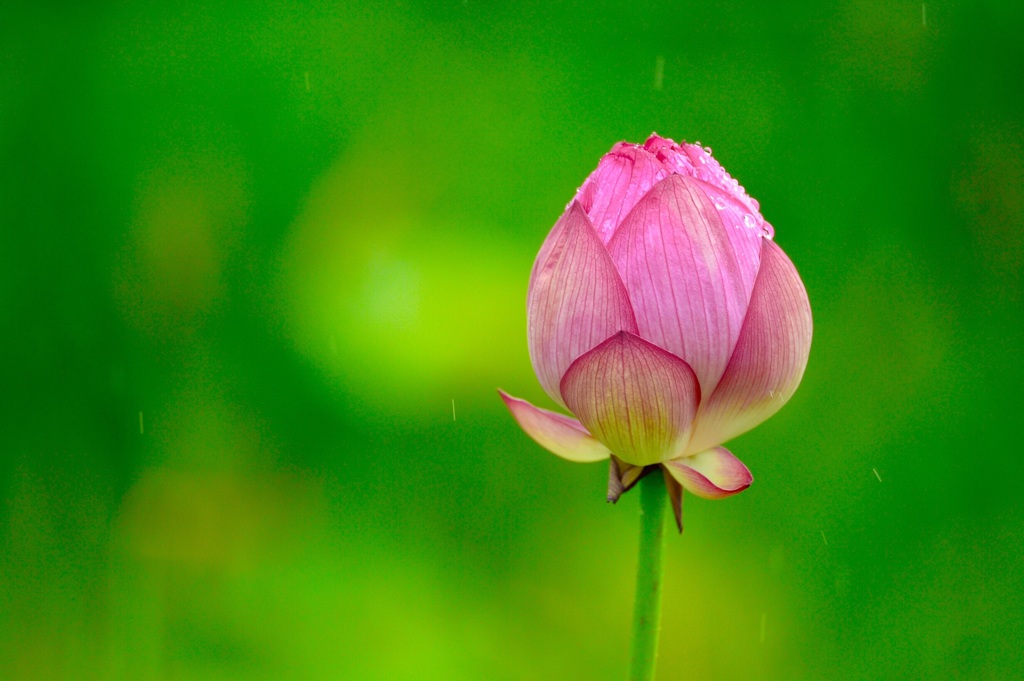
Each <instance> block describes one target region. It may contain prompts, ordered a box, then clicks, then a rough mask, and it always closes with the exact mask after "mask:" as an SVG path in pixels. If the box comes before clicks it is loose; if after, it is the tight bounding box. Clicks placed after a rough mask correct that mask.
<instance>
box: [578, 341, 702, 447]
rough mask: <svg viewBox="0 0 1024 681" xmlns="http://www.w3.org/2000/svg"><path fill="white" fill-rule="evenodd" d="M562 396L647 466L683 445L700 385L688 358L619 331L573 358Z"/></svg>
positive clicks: (610, 442) (606, 439) (608, 440)
mask: <svg viewBox="0 0 1024 681" xmlns="http://www.w3.org/2000/svg"><path fill="white" fill-rule="evenodd" d="M562 396H563V397H564V398H565V403H566V404H567V405H569V408H570V409H571V410H572V412H573V413H574V414H576V416H577V417H579V419H580V422H581V423H582V424H583V425H584V426H585V427H586V428H587V430H588V431H590V432H591V433H593V435H594V437H596V438H597V439H598V440H600V441H601V442H603V443H604V444H605V445H606V446H607V447H608V448H609V449H610V450H611V451H613V452H614V453H615V455H616V456H618V457H619V458H620V459H622V460H623V461H625V462H626V463H630V464H633V465H634V466H644V465H648V464H655V463H659V462H661V461H665V460H667V459H671V458H672V457H674V456H678V455H679V454H680V453H682V452H683V451H684V449H685V447H686V444H687V443H688V442H689V438H690V424H691V423H692V422H693V416H694V414H695V413H696V410H697V404H698V403H699V402H700V387H699V386H698V385H697V378H696V376H695V375H694V373H693V370H692V369H691V368H690V367H689V365H688V364H687V363H686V362H684V361H683V360H681V359H679V358H678V357H676V356H675V355H673V354H671V353H669V352H666V351H665V350H662V349H661V348H659V347H657V346H655V345H652V344H651V343H648V342H647V341H645V340H644V339H642V338H640V337H638V336H635V335H633V334H632V333H627V332H625V331H620V332H619V333H617V334H615V335H614V336H612V337H611V338H609V339H608V340H606V341H605V342H604V343H601V344H600V345H599V346H597V347H596V348H594V349H593V350H591V351H590V352H588V353H586V354H585V355H583V356H582V357H580V358H579V359H578V360H576V361H575V362H573V363H572V366H570V367H569V370H568V371H566V373H565V377H564V378H563V379H562Z"/></svg>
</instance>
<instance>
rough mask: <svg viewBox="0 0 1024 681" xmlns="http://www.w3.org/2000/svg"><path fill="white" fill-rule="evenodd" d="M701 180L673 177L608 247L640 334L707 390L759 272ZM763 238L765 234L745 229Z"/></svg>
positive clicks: (735, 333) (659, 186) (718, 375)
mask: <svg viewBox="0 0 1024 681" xmlns="http://www.w3.org/2000/svg"><path fill="white" fill-rule="evenodd" d="M706 186H707V185H705V184H704V183H702V182H700V181H699V180H695V179H693V178H692V177H689V176H685V175H670V176H669V177H667V178H665V179H664V180H662V181H661V182H660V183H658V184H657V185H656V186H655V187H654V189H652V190H651V191H650V192H649V193H648V194H647V196H645V197H644V198H643V199H642V200H641V201H640V202H639V203H638V204H637V205H636V207H635V208H634V209H633V211H632V212H631V213H630V214H629V216H627V217H626V219H625V221H624V222H623V224H622V226H621V227H620V228H619V230H618V231H617V232H616V233H615V236H614V237H613V238H612V240H611V242H610V243H609V244H608V252H609V253H610V254H611V257H612V260H613V261H614V262H615V266H616V268H617V269H618V271H619V273H620V274H621V275H622V281H623V282H624V283H625V285H626V289H627V290H628V291H629V298H630V301H631V302H632V304H633V310H634V312H635V314H636V322H637V326H638V327H639V329H640V331H639V334H640V335H641V336H642V337H644V338H646V339H648V340H650V341H651V342H652V343H655V344H656V345H658V346H660V347H662V348H664V349H666V350H668V351H669V352H671V353H673V354H675V355H678V356H679V357H681V358H683V359H684V360H686V362H688V363H689V364H690V366H691V367H693V370H694V371H695V372H696V374H697V378H698V379H699V380H700V386H701V390H703V391H704V392H706V393H710V392H711V391H712V390H713V389H714V387H715V385H717V384H718V380H719V378H721V376H722V373H723V372H724V371H725V366H726V364H727V363H728V361H729V357H730V355H731V354H732V349H733V347H734V346H735V345H736V340H737V339H738V338H739V335H740V329H741V328H742V325H743V317H744V314H745V312H746V309H747V304H748V302H749V300H750V292H751V290H752V287H751V286H750V285H749V284H748V283H747V282H749V281H751V280H752V278H753V273H756V271H757V265H758V263H757V259H756V258H753V257H751V253H752V249H746V250H743V251H737V249H735V248H734V247H733V244H732V241H733V239H734V238H736V237H735V235H734V234H732V232H736V231H737V230H736V229H735V228H734V227H733V226H729V227H727V226H726V224H725V223H724V222H723V219H722V216H721V215H720V214H719V212H718V210H717V209H716V208H715V205H714V203H713V200H712V198H711V197H710V196H709V195H708V193H707V192H706V191H705V189H704V188H705V187H706ZM743 235H744V236H741V237H739V239H738V240H740V241H743V240H744V239H746V238H747V237H749V238H752V239H757V240H758V241H762V240H763V239H761V237H760V235H753V234H749V233H748V232H744V233H743Z"/></svg>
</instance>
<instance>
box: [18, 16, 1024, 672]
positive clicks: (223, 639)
mask: <svg viewBox="0 0 1024 681" xmlns="http://www.w3.org/2000/svg"><path fill="white" fill-rule="evenodd" d="M1020 7H1021V5H1020V4H1019V3H1015V2H1009V1H1007V2H984V1H982V2H964V1H948V2H947V1H938V2H931V1H929V2H927V3H924V4H922V3H920V2H889V1H884V0H853V1H850V2H843V3H836V4H832V3H816V2H803V3H779V4H776V3H762V2H753V1H751V2H746V3H743V2H736V3H728V4H715V3H696V2H656V1H649V2H648V1H644V0H640V1H633V2H628V3H626V2H624V3H617V4H607V5H606V4H602V3H596V4H595V3H588V4H586V5H582V4H581V5H573V4H561V3H548V2H531V3H512V2H487V3H483V2H480V1H479V0H465V1H461V0H454V1H452V2H445V3H440V2H422V1H417V0H407V1H405V2H402V1H397V0H396V1H384V2H380V3H370V2H366V3H359V2H357V3H346V2H317V3H309V4H306V5H303V6H298V5H296V4H293V3H287V2H254V3H212V2H211V3H175V2H170V3H132V2H109V3H103V2H91V3H78V4H75V3H66V4H60V3H47V2H31V3H29V2H17V1H14V2H12V1H11V0H7V1H6V2H4V3H2V4H0V320H2V333H0V502H2V503H0V678H2V679H11V680H21V679H46V680H49V679H203V680H205V679H303V680H304V679H357V680H362V679H367V680H376V679H381V680H385V679H387V680H392V679H411V680H420V679H423V680H427V679H488V680H491V679H493V680H498V681H501V680H504V679H509V680H513V679H515V680H519V679H538V680H541V679H621V678H624V675H625V671H626V663H627V657H628V651H627V647H628V636H629V613H630V608H631V601H632V581H633V578H634V566H635V555H634V552H635V548H636V531H637V520H636V516H637V503H636V502H637V500H636V498H634V497H635V495H627V497H625V498H624V499H623V500H622V501H621V502H620V503H619V504H618V505H617V506H610V505H607V504H606V503H605V502H604V486H605V481H606V476H607V469H606V467H605V466H603V465H591V466H583V465H572V464H569V463H566V462H564V461H561V460H559V459H557V458H555V457H554V456H551V455H549V454H547V453H545V452H544V451H542V450H541V449H540V448H539V447H537V446H536V445H534V444H533V443H532V441H530V440H529V439H528V438H527V437H526V436H525V435H524V434H523V433H522V432H521V431H520V430H519V429H518V428H517V427H516V425H515V424H514V423H513V421H512V419H511V418H510V417H509V415H508V413H507V412H506V411H505V409H504V407H503V405H502V404H501V402H500V401H499V399H498V397H497V395H496V393H495V388H496V387H498V386H501V387H503V388H505V389H507V390H509V391H510V392H512V393H513V394H516V395H520V396H522V397H525V398H528V399H531V400H535V401H536V402H537V403H538V404H544V405H549V404H550V402H549V400H548V399H547V398H546V397H545V396H543V393H542V392H541V390H540V388H539V386H538V384H537V382H536V380H535V378H534V377H533V373H532V370H531V367H530V363H529V358H528V355H527V349H526V340H525V314H524V300H525V291H526V283H527V277H528V273H529V270H530V266H531V264H532V261H533V257H534V255H535V253H536V250H537V248H538V246H539V245H540V243H541V241H542V239H543V238H544V236H545V235H546V233H547V231H548V229H549V228H550V227H551V225H552V224H553V223H554V221H555V219H556V218H557V217H558V215H559V213H560V212H561V210H562V208H563V207H564V205H565V203H566V202H567V201H568V200H569V199H570V198H571V196H572V194H573V192H574V190H575V188H576V187H577V186H578V185H579V184H580V183H581V182H582V180H583V178H584V177H585V176H586V175H587V173H589V172H590V170H592V169H593V168H594V167H595V166H596V164H597V160H598V158H599V157H600V155H601V154H602V153H604V152H605V151H607V150H608V148H610V147H611V145H612V144H613V143H614V142H616V141H618V140H620V139H627V140H633V141H642V140H643V139H644V138H645V137H646V136H647V135H648V134H649V133H650V132H651V131H652V130H656V131H658V132H659V133H661V134H663V135H666V136H670V137H673V138H675V139H677V140H680V139H685V140H689V141H695V140H699V141H700V142H702V143H703V144H705V145H709V146H711V147H713V148H714V150H715V155H716V157H717V158H718V159H719V160H720V161H721V162H722V163H723V165H724V166H725V167H726V168H727V169H728V170H729V171H730V172H731V173H732V174H733V175H734V176H735V177H737V178H738V179H739V180H740V182H741V183H742V184H744V185H745V186H746V187H747V189H748V191H749V192H750V193H751V195H753V196H754V197H755V198H757V199H758V200H759V201H760V202H761V204H762V207H763V212H764V215H765V216H766V218H767V219H768V220H769V221H770V222H771V223H773V224H774V225H775V227H776V230H777V236H776V240H777V241H778V243H779V244H780V245H781V246H782V247H783V248H784V249H785V250H786V251H787V253H788V254H789V255H790V256H791V258H792V259H793V261H794V262H795V263H796V264H797V266H798V268H799V269H800V271H801V273H802V275H803V277H804V281H805V283H806V286H807V289H808V291H809V293H810V298H811V303H812V308H813V310H814V315H815V339H814V346H813V348H812V354H811V359H810V364H809V366H808V370H807V374H806V376H805V378H804V382H803V385H802V387H801V389H800V390H799V391H798V392H797V394H796V396H795V397H794V399H793V400H792V401H791V402H790V404H789V405H788V406H787V407H786V408H785V409H784V410H783V411H782V412H780V413H779V414H778V415H777V416H776V417H774V418H773V419H771V420H770V421H769V422H767V423H766V424H764V425H763V426H761V427H760V428H758V429H756V430H754V431H752V432H751V433H749V434H747V435H744V436H743V437H741V438H739V439H737V440H735V441H734V442H733V443H732V444H731V445H730V448H731V449H732V451H734V452H736V453H737V454H738V455H739V456H740V457H741V458H742V459H743V460H744V461H745V462H746V463H747V464H748V465H749V466H750V468H751V470H752V471H753V473H754V476H755V480H756V481H755V484H754V485H753V486H752V487H751V489H750V490H749V491H747V492H746V493H744V494H742V495H740V496H738V497H735V498H732V499H728V500H725V501H720V502H706V501H703V500H700V499H694V498H692V497H690V498H689V500H688V502H687V504H686V522H687V529H686V532H685V534H684V535H683V536H682V537H675V536H673V537H671V538H670V540H669V542H668V548H667V554H666V560H667V565H666V572H667V575H668V582H667V586H666V589H667V592H666V603H665V617H664V629H663V637H662V655H661V663H660V669H659V672H660V676H659V678H661V679H666V680H667V679H783V680H788V679H833V678H834V679H954V678H963V679H1011V678H1022V676H1024V652H1022V651H1024V647H1022V645H1021V641H1022V639H1024V608H1022V606H1021V602H1022V597H1024V587H1022V575H1024V559H1022V546H1024V511H1022V508H1021V503H1020V502H1021V491H1020V483H1021V480H1022V477H1024V476H1022V473H1024V470H1022V468H1024V465H1022V457H1021V455H1020V444H1019V441H1020V434H1019V433H1020V427H1021V425H1020V424H1021V416H1020V411H1021V408H1022V405H1024V399H1022V397H1024V396H1022V384H1024V370H1022V368H1021V361H1020V352H1021V349H1022V347H1024V333H1022V315H1021V309H1022V307H1021V304H1022V295H1021V294H1022V281H1021V272H1022V260H1024V237H1022V228H1024V225H1022V217H1021V216H1022V213H1024V155H1022V153H1024V87H1022V84H1021V83H1022V81H1021V74H1022V73H1024V46H1022V42H1021V39H1020V35H1021V31H1022V29H1024V21H1022V19H1024V13H1022V10H1021V9H1020ZM1014 442H1017V443H1018V444H1017V445H1014V444H1013V443H1014ZM1014 451H1016V452H1017V453H1014Z"/></svg>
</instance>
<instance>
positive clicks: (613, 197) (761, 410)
mask: <svg viewBox="0 0 1024 681" xmlns="http://www.w3.org/2000/svg"><path fill="white" fill-rule="evenodd" d="M759 209H760V207H759V206H758V203H757V201H755V200H754V199H752V198H750V197H749V196H747V194H746V192H745V191H744V190H743V187H741V186H740V185H739V184H738V183H737V182H736V180H734V179H732V177H730V176H729V174H728V173H726V172H725V170H724V169H723V168H722V166H720V165H719V164H718V162H717V161H715V159H714V158H712V156H711V150H710V149H702V148H701V147H700V146H698V145H695V144H682V145H679V144H676V143H675V142H673V141H672V140H670V139H665V138H662V137H659V136H657V135H652V136H651V137H650V138H649V139H648V140H647V141H646V142H645V143H644V144H643V145H635V144H627V143H625V142H620V143H619V144H616V145H615V146H614V147H613V148H612V150H611V151H610V152H609V153H608V154H606V155H605V156H604V157H603V158H602V159H601V162H600V163H599V164H598V167H597V170H595V171H594V172H593V173H591V175H590V177H588V178H587V180H586V181H585V182H584V183H583V186H582V187H580V189H579V191H577V192H576V197H575V198H574V199H573V201H572V202H571V203H570V204H569V206H568V207H567V208H566V210H565V213H563V214H562V217H561V218H559V220H558V222H556V223H555V226H554V228H553V229H552V230H551V233H550V234H548V237H547V239H545V241H544V244H543V245H542V246H541V249H540V253H538V255H537V260H536V262H535V263H534V266H533V272H532V273H531V275H530V287H529V292H528V294H527V328H528V331H527V334H528V339H529V347H530V358H531V360H532V361H533V367H534V370H535V371H536V373H537V378H538V379H539V380H540V383H541V386H542V387H543V388H544V391H545V392H547V394H548V395H550V396H551V399H553V400H554V401H555V402H557V403H558V404H559V405H561V406H562V407H565V408H567V409H568V410H569V411H571V412H572V413H573V414H574V415H575V416H576V418H571V417H569V416H565V415H563V414H559V413H557V412H553V411H549V410H547V409H541V408H540V407H535V406H533V405H532V404H529V403H528V402H525V401H524V400H520V399H518V398H515V397H512V396H510V395H507V394H506V393H504V392H501V396H502V398H503V399H504V400H505V403H506V404H507V405H508V408H509V409H510V410H511V412H512V415H513V416H514V417H515V419H516V421H518V423H519V425H520V426H521V427H522V428H523V430H525V431H526V433H527V434H528V435H529V436H530V437H532V438H533V439H534V440H536V441H537V443H538V444H540V445H541V446H543V447H545V448H547V449H548V450H550V451H551V452H553V453H555V454H557V455H559V456H561V457H563V458H566V459H569V460H570V461H599V460H604V459H610V460H611V474H610V477H609V490H608V493H609V500H612V501H614V500H615V499H617V498H618V496H619V494H621V493H622V492H623V491H625V490H626V489H629V487H630V486H631V485H632V484H633V483H635V482H636V480H637V479H638V478H639V477H640V476H641V475H642V474H643V473H644V472H645V470H646V469H647V467H651V466H657V465H660V466H661V467H662V468H663V469H664V471H665V479H666V482H667V483H668V485H669V492H670V496H671V497H672V499H673V505H674V507H675V509H676V515H677V520H679V513H680V510H679V504H680V499H681V495H682V488H685V489H686V490H688V491H690V492H692V493H694V494H696V495H698V496H701V497H705V498H720V497H725V496H729V495H731V494H735V493H737V492H740V491H742V490H744V489H746V488H747V487H748V486H749V485H750V483H751V481H752V477H751V475H750V471H748V470H747V467H746V466H744V465H743V463H742V462H740V460H739V459H737V458H736V457H735V456H733V455H732V454H731V453H730V452H729V451H728V450H727V449H725V448H724V447H722V446H720V445H721V444H722V443H723V442H726V441H727V440H729V439H731V438H734V437H736V436H737V435H740V434H741V433H744V432H746V431H747V430H749V429H751V428H753V427H754V426H756V425H757V424H759V423H761V422H762V421H764V420H765V419H767V418H768V417H769V416H771V415H772V414H774V413H775V412H776V411H778V410H779V409H780V408H781V407H782V405H783V404H785V403H786V401H787V400H788V399H789V398H790V396H791V395H792V394H793V392H794V391H795V390H796V388H797V385H799V383H800V379H801V377H802V376H803V373H804V368H805V367H806V366H807V356H808V353H809V351H810V346H811V308H810V305H809V303H808V300H807V292H806V290H805V289H804V286H803V283H802V282H801V281H800V276H799V275H798V274H797V271H796V269H795V268H794V267H793V263H792V262H790V260H789V258H788V257H787V256H786V254H785V253H783V252H782V249H781V248H779V247H778V246H777V245H776V244H775V242H774V241H772V237H773V236H774V231H773V229H772V227H771V226H770V225H769V224H768V223H767V222H765V221H764V219H763V218H762V217H761V214H760V210H759ZM577 419H578V420H577ZM680 523H681V520H680ZM680 527H681V526H680Z"/></svg>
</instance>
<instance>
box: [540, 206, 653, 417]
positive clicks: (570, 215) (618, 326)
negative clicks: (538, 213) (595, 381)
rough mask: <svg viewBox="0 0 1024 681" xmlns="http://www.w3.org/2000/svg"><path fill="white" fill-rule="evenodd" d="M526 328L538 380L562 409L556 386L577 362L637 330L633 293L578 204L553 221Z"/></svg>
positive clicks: (542, 255)
mask: <svg viewBox="0 0 1024 681" xmlns="http://www.w3.org/2000/svg"><path fill="white" fill-rule="evenodd" d="M526 324H527V339H528V341H529V347H530V359H531V360H532V361H533V368H534V371H535V372H536V373H537V378H538V379H539V380H540V384H541V386H542V387H543V388H544V390H545V392H547V394H548V395H550V396H551V399H553V400H555V402H558V403H559V404H561V405H563V406H564V404H565V403H564V402H562V395H561V393H560V391H559V387H558V386H559V382H560V381H561V379H562V375H563V374H564V373H565V370H566V369H568V368H569V365H570V364H572V362H573V360H575V359H576V358H577V357H579V356H580V355H582V354H583V353H584V352H586V351H587V350H590V349H591V348H593V347H594V346H595V345H597V344H598V343H600V342H601V341H603V340H605V339H606V338H608V337H609V336H611V335H612V334H614V333H615V332H616V331H619V330H625V331H630V332H635V331H636V320H635V318H634V316H633V309H632V308H631V307H630V304H629V295H628V294H627V293H626V289H625V287H624V286H623V284H622V280H621V279H620V278H619V275H618V273H617V272H616V271H615V266H614V265H613V264H612V261H611V258H610V257H609V256H608V253H607V251H606V250H605V248H604V246H603V245H602V244H601V242H600V240H598V238H597V235H596V234H595V233H594V228H593V227H592V226H591V224H590V220H589V219H588V218H587V216H586V214H585V213H584V212H583V208H582V207H581V206H580V204H579V203H577V202H573V204H572V205H571V206H569V208H568V209H567V210H566V211H565V213H564V214H563V215H562V217H561V218H559V220H558V222H556V223H555V226H554V228H552V230H551V233H550V234H549V235H548V238H547V239H546V240H545V241H544V244H543V246H541V250H540V253H539V254H538V255H537V260H536V262H534V264H533V273H532V274H531V275H530V289H529V292H528V293H527V295H526Z"/></svg>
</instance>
